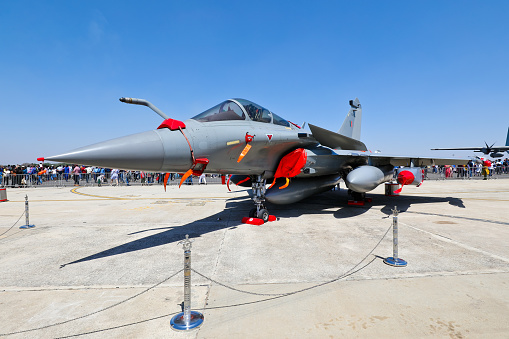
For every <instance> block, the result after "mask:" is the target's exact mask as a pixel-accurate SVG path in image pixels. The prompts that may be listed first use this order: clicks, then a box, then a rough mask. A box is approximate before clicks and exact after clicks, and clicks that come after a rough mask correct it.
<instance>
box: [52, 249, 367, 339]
mask: <svg viewBox="0 0 509 339" xmlns="http://www.w3.org/2000/svg"><path fill="white" fill-rule="evenodd" d="M375 260H376V257H374V258H373V259H371V261H370V262H368V263H367V264H365V265H364V266H362V267H361V268H359V269H357V270H355V271H352V270H350V271H351V272H350V273H345V274H343V275H341V276H339V277H338V278H336V279H334V280H332V281H327V282H324V283H321V284H319V285H315V286H311V287H308V288H305V289H302V290H300V291H295V292H290V293H287V294H282V295H278V296H275V297H271V298H265V299H260V300H255V301H248V302H245V303H240V304H233V305H223V306H213V307H204V308H198V309H197V310H200V311H206V310H217V309H221V308H229V307H239V306H245V305H252V304H257V303H261V302H265V301H270V300H275V299H279V298H283V297H287V296H289V295H292V294H297V293H299V292H303V291H307V290H310V289H313V288H316V287H319V286H323V285H326V284H330V283H332V282H334V281H337V280H340V279H343V278H346V277H348V276H350V275H353V274H355V273H357V272H359V271H361V270H363V269H364V268H366V267H367V266H369V265H370V264H371V263H372V262H373V261H375ZM177 313H179V312H173V313H168V314H163V315H160V316H156V317H153V318H149V319H144V320H140V321H136V322H132V323H128V324H123V325H118V326H113V327H108V328H103V329H100V330H95V331H90V332H84V333H77V334H71V335H67V336H64V337H58V338H57V339H63V338H73V337H80V336H83V335H87V334H94V333H99V332H106V331H110V330H115V329H117V328H122V327H128V326H132V325H138V324H141V323H145V322H149V321H152V320H157V319H161V318H165V317H169V316H174V315H175V314H177Z"/></svg>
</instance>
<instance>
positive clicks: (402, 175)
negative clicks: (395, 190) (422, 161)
mask: <svg viewBox="0 0 509 339" xmlns="http://www.w3.org/2000/svg"><path fill="white" fill-rule="evenodd" d="M414 180H415V177H414V175H413V173H412V172H410V171H401V172H399V174H398V182H399V183H400V184H401V185H403V186H404V185H410V184H411V183H413V182H414Z"/></svg>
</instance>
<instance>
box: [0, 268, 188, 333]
mask: <svg viewBox="0 0 509 339" xmlns="http://www.w3.org/2000/svg"><path fill="white" fill-rule="evenodd" d="M183 270H184V269H181V270H179V271H178V272H176V273H174V274H172V275H170V276H169V277H168V278H166V279H164V280H162V281H160V282H158V283H157V284H155V285H153V286H151V287H149V288H147V289H145V290H143V291H141V292H140V293H137V294H135V295H133V296H131V297H129V298H127V299H124V300H122V301H119V302H117V303H115V304H113V305H110V306H108V307H105V308H102V309H100V310H97V311H95V312H92V313H88V314H85V315H82V316H80V317H76V318H73V319H69V320H65V321H61V322H58V323H55V324H50V325H46V326H41V327H36V328H31V329H28V330H22V331H16V332H10V333H0V337H2V336H8V335H13V334H20V333H27V332H32V331H38V330H43V329H46V328H50V327H54V326H59V325H63V324H67V323H70V322H72V321H76V320H79V319H83V318H86V317H90V316H91V315H94V314H97V313H100V312H104V311H106V310H109V309H111V308H113V307H116V306H118V305H121V304H123V303H126V302H128V301H129V300H132V299H134V298H136V297H139V296H140V295H142V294H143V293H146V292H148V291H150V290H152V289H154V288H156V287H157V286H159V285H161V284H162V283H164V282H166V281H168V280H170V279H171V278H173V277H174V276H176V275H177V274H179V273H180V272H182V271H183Z"/></svg>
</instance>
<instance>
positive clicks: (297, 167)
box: [274, 148, 308, 178]
mask: <svg viewBox="0 0 509 339" xmlns="http://www.w3.org/2000/svg"><path fill="white" fill-rule="evenodd" d="M307 159H308V156H307V154H306V150H305V149H303V148H297V149H296V150H295V151H293V152H291V153H288V154H287V155H285V156H284V157H283V159H281V161H280V162H279V166H278V167H277V170H276V174H274V178H293V177H294V176H296V175H297V174H299V173H300V171H301V169H302V167H304V165H305V164H306V160H307Z"/></svg>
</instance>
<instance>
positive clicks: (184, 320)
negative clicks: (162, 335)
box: [170, 234, 203, 331]
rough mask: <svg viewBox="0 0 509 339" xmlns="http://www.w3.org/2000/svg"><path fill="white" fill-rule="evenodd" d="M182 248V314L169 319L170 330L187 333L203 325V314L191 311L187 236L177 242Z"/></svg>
mask: <svg viewBox="0 0 509 339" xmlns="http://www.w3.org/2000/svg"><path fill="white" fill-rule="evenodd" d="M179 244H182V246H183V248H184V312H180V313H179V314H177V315H176V316H174V317H173V318H171V321H170V325H171V328H172V329H174V330H176V331H189V330H192V329H195V328H198V327H200V326H201V324H202V323H203V314H201V313H200V312H196V311H191V240H189V234H186V239H185V240H182V241H180V242H179Z"/></svg>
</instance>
